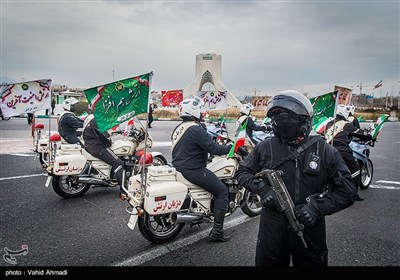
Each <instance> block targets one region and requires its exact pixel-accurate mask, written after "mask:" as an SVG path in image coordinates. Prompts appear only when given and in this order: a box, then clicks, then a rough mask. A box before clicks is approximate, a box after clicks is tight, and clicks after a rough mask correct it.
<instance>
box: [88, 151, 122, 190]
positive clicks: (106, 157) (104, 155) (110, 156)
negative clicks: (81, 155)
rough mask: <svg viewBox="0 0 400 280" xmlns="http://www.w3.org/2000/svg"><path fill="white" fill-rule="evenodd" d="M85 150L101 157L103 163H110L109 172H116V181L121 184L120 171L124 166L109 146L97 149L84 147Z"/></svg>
mask: <svg viewBox="0 0 400 280" xmlns="http://www.w3.org/2000/svg"><path fill="white" fill-rule="evenodd" d="M86 151H87V152H88V153H90V154H91V155H92V156H94V157H97V158H98V159H101V160H102V161H104V162H105V163H107V164H109V165H111V172H112V173H114V174H116V173H117V172H118V174H117V176H116V179H117V180H118V183H119V184H121V182H122V177H120V176H121V175H122V172H120V170H121V171H122V169H123V167H124V162H123V161H122V160H121V159H120V158H119V157H117V155H116V154H115V153H114V152H113V151H112V150H111V149H110V148H104V149H99V148H94V149H90V148H89V149H88V147H86Z"/></svg>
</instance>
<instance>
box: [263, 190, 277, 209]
mask: <svg viewBox="0 0 400 280" xmlns="http://www.w3.org/2000/svg"><path fill="white" fill-rule="evenodd" d="M261 203H262V205H263V206H264V207H265V208H267V209H269V210H279V209H280V206H279V203H278V200H277V198H276V194H275V192H274V191H273V190H269V191H267V192H266V194H265V195H263V196H262V197H261Z"/></svg>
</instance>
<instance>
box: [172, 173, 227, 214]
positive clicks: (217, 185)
mask: <svg viewBox="0 0 400 280" xmlns="http://www.w3.org/2000/svg"><path fill="white" fill-rule="evenodd" d="M178 171H179V172H181V173H182V175H183V177H185V179H186V180H188V181H189V182H191V183H193V184H195V185H197V186H199V187H202V188H203V189H205V190H206V191H208V192H210V193H212V194H213V197H214V209H221V210H223V211H226V210H227V209H228V201H229V192H228V187H227V186H225V185H224V184H223V183H222V182H221V180H220V179H218V177H217V176H216V175H215V174H214V173H213V172H211V171H210V170H208V169H207V168H205V167H204V168H200V169H195V170H188V169H183V170H182V169H179V170H178Z"/></svg>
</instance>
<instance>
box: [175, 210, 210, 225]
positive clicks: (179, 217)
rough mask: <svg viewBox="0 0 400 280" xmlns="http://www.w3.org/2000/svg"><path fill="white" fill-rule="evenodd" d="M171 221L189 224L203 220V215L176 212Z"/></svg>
mask: <svg viewBox="0 0 400 280" xmlns="http://www.w3.org/2000/svg"><path fill="white" fill-rule="evenodd" d="M171 219H172V222H173V223H178V224H179V223H188V222H194V221H199V220H201V219H203V215H202V214H196V213H184V212H174V213H172V215H171Z"/></svg>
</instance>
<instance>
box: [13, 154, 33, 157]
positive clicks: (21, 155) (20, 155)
mask: <svg viewBox="0 0 400 280" xmlns="http://www.w3.org/2000/svg"><path fill="white" fill-rule="evenodd" d="M10 155H11V156H19V157H33V156H34V155H35V154H10Z"/></svg>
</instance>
